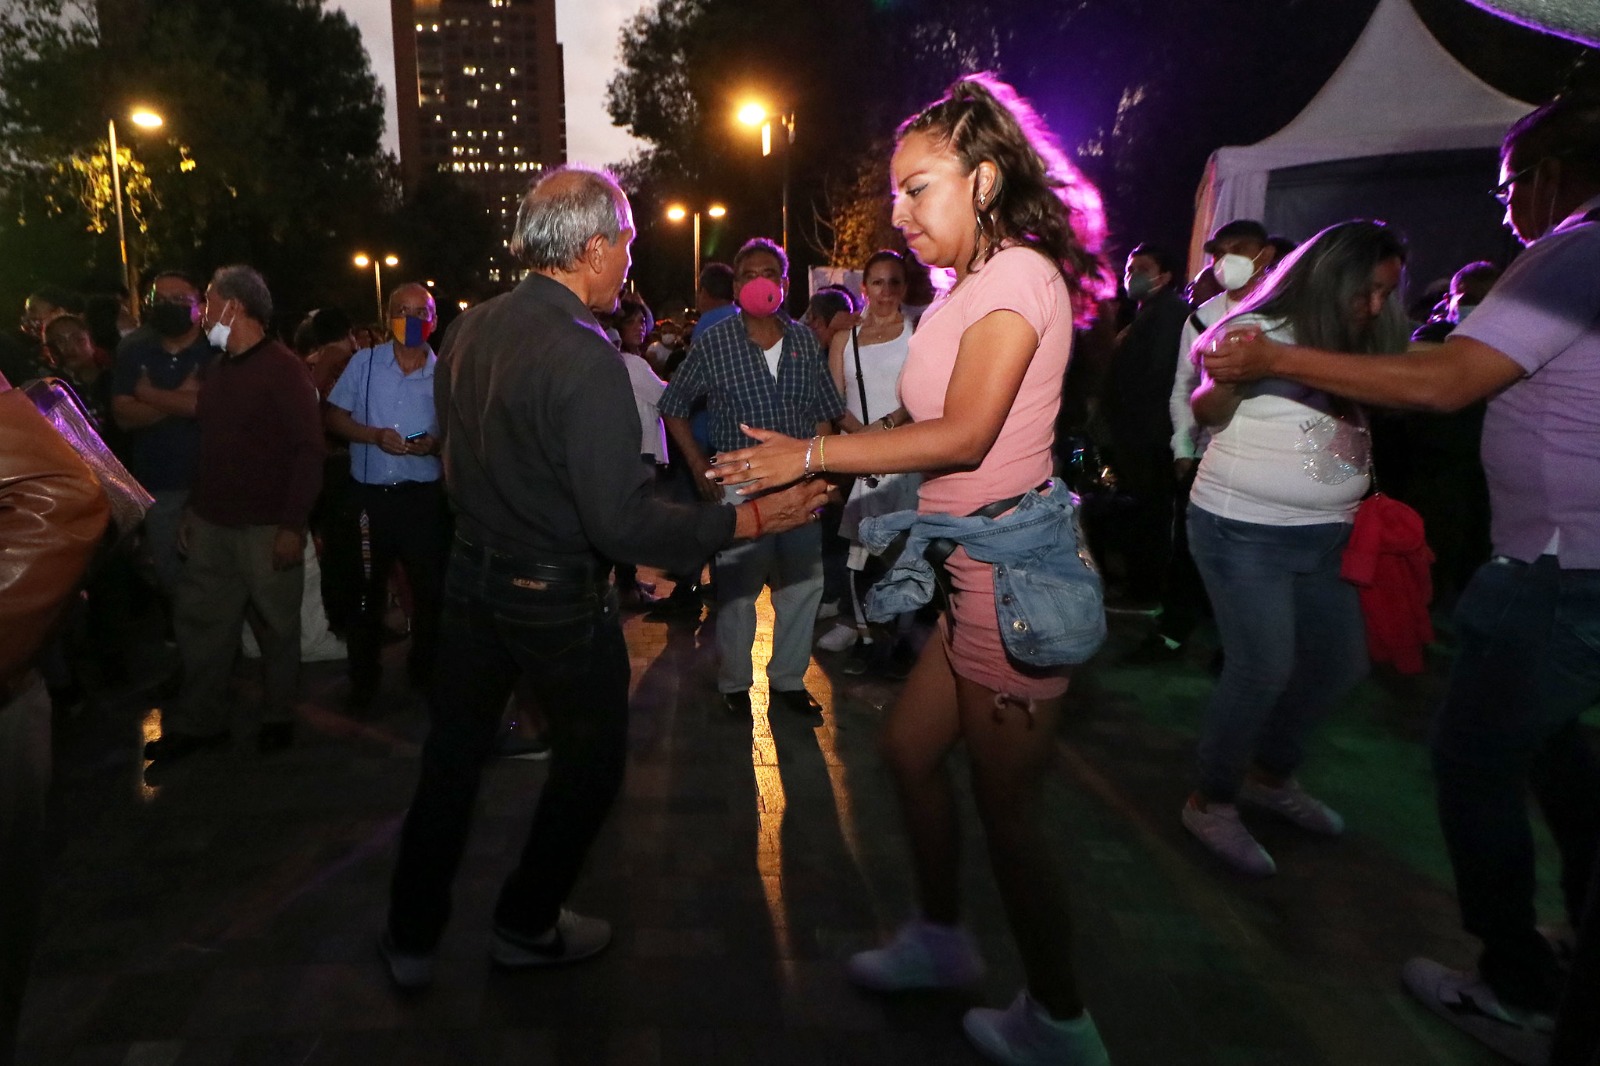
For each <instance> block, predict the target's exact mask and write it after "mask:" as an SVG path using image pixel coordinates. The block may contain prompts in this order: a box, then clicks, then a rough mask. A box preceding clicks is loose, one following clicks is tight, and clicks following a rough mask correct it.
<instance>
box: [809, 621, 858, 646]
mask: <svg viewBox="0 0 1600 1066" xmlns="http://www.w3.org/2000/svg"><path fill="white" fill-rule="evenodd" d="M855 642H856V627H855V626H853V625H851V624H850V623H848V622H840V623H838V624H837V625H835V626H834V627H833V628H832V629H830V630H828V631H827V632H826V633H824V634H822V636H820V637H818V638H817V647H818V648H819V649H821V650H822V651H846V650H848V649H849V647H850V646H851V645H852V644H854V643H855Z"/></svg>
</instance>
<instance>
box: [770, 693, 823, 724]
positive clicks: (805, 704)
mask: <svg viewBox="0 0 1600 1066" xmlns="http://www.w3.org/2000/svg"><path fill="white" fill-rule="evenodd" d="M772 703H773V705H774V706H777V707H782V708H783V709H784V710H787V711H793V712H794V713H795V714H803V715H806V716H807V717H814V716H816V715H820V714H821V713H822V704H820V703H818V702H817V698H816V697H815V696H813V695H812V694H811V693H809V692H807V691H806V690H805V689H803V688H797V689H789V690H782V691H780V690H777V689H774V690H773V692H772Z"/></svg>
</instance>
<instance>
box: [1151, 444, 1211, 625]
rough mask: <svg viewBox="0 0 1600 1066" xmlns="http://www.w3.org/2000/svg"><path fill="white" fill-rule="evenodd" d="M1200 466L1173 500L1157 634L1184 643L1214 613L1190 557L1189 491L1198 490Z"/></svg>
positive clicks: (1183, 482) (1183, 484) (1179, 485)
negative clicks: (1169, 553)
mask: <svg viewBox="0 0 1600 1066" xmlns="http://www.w3.org/2000/svg"><path fill="white" fill-rule="evenodd" d="M1198 471H1199V466H1198V465H1196V466H1195V467H1193V468H1191V469H1190V471H1189V473H1188V474H1187V475H1185V476H1184V477H1183V478H1182V479H1181V480H1179V481H1178V482H1177V489H1178V491H1177V495H1176V496H1175V497H1174V498H1173V500H1172V517H1173V522H1172V556H1171V558H1170V560H1169V561H1168V563H1167V584H1166V588H1165V589H1163V590H1162V594H1161V623H1160V625H1159V626H1158V627H1157V629H1156V632H1158V633H1160V634H1161V635H1162V636H1163V637H1166V638H1167V639H1169V640H1172V641H1175V642H1177V643H1179V644H1182V643H1184V642H1185V641H1187V640H1188V639H1189V637H1190V636H1191V635H1192V634H1193V633H1194V630H1195V627H1196V626H1198V625H1199V624H1200V617H1201V616H1202V615H1204V614H1209V613H1210V612H1211V602H1210V600H1208V599H1207V598H1206V586H1205V582H1204V581H1203V580H1202V579H1201V577H1200V570H1199V568H1198V567H1196V566H1195V563H1194V556H1193V555H1190V554H1189V522H1188V513H1189V490H1190V489H1193V488H1194V476H1195V474H1196V473H1197V472H1198Z"/></svg>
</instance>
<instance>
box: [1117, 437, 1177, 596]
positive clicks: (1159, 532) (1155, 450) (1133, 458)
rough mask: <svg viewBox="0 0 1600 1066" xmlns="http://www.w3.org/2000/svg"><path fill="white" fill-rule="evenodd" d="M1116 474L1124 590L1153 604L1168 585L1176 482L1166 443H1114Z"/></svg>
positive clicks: (1170, 454) (1170, 453)
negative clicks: (1122, 506) (1122, 505)
mask: <svg viewBox="0 0 1600 1066" xmlns="http://www.w3.org/2000/svg"><path fill="white" fill-rule="evenodd" d="M1115 469H1116V472H1117V488H1118V490H1119V491H1120V492H1121V493H1122V495H1123V496H1124V497H1125V498H1126V509H1125V510H1124V511H1123V512H1122V514H1121V533H1122V557H1123V562H1124V564H1125V565H1126V566H1127V591H1128V595H1129V596H1130V597H1131V598H1133V599H1135V600H1140V601H1144V602H1148V603H1156V602H1158V601H1159V600H1160V599H1161V592H1162V588H1163V586H1164V585H1165V584H1166V580H1167V563H1168V561H1169V560H1170V558H1171V556H1172V523H1173V517H1174V511H1173V508H1174V504H1175V502H1176V496H1177V481H1176V479H1175V478H1174V477H1173V473H1172V452H1171V450H1169V449H1168V448H1167V447H1166V445H1165V443H1164V442H1162V443H1158V444H1144V445H1138V446H1136V445H1134V444H1131V443H1119V444H1118V445H1117V450H1116V462H1115Z"/></svg>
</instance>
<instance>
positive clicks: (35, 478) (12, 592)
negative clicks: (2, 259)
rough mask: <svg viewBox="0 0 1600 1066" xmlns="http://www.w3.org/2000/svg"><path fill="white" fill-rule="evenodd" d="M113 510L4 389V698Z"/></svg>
mask: <svg viewBox="0 0 1600 1066" xmlns="http://www.w3.org/2000/svg"><path fill="white" fill-rule="evenodd" d="M4 387H5V386H4V379H3V378H0V389H4ZM110 511H111V509H110V505H109V504H108V503H107V502H106V496H105V493H104V491H102V490H101V488H100V483H99V482H98V481H97V480H96V479H95V476H94V474H93V473H92V472H91V471H90V469H89V467H88V466H87V465H86V464H85V463H84V461H83V460H82V459H80V458H79V457H78V453H77V452H76V451H74V450H73V448H72V445H70V444H68V443H67V442H66V440H65V439H63V438H62V436H61V435H60V434H59V433H57V432H56V431H55V428H54V427H52V426H51V425H50V423H49V422H47V421H45V419H44V417H43V416H42V415H40V414H39V412H38V411H37V410H35V409H34V406H33V403H32V402H31V401H30V400H29V399H28V397H27V395H26V394H25V393H23V392H22V391H20V390H17V389H10V390H6V391H0V704H3V703H4V702H5V701H6V698H7V694H8V693H9V691H10V689H11V687H12V686H13V685H14V684H16V683H17V682H18V681H20V680H21V678H22V674H23V672H24V671H25V670H26V669H27V668H28V666H29V664H30V663H31V662H32V661H33V659H34V657H35V656H36V655H37V654H38V652H39V649H40V648H41V647H43V646H44V644H45V642H46V641H47V640H48V639H49V638H50V636H51V634H52V632H53V630H54V625H55V622H56V621H57V620H58V619H59V617H60V615H61V613H62V611H63V609H64V608H65V607H66V604H67V602H68V601H69V599H70V598H71V595H72V592H73V589H75V588H76V587H77V584H78V581H79V579H81V578H82V577H83V573H84V571H85V569H87V567H88V565H89V561H90V559H91V558H92V557H93V556H94V553H95V549H96V548H97V547H98V546H99V544H100V538H101V536H102V535H103V534H104V533H105V529H106V522H107V520H108V519H109V517H110Z"/></svg>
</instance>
